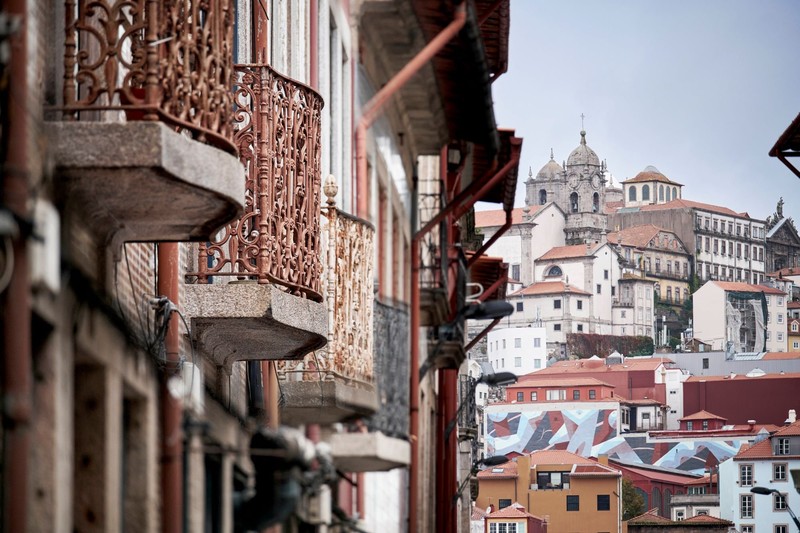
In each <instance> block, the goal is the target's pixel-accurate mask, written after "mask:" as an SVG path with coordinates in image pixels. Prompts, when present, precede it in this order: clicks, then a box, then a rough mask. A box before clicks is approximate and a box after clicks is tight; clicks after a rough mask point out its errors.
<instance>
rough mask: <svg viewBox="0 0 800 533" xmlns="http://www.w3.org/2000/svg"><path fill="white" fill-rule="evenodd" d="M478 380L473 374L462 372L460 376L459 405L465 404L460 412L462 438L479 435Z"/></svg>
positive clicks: (459, 429)
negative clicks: (476, 395)
mask: <svg viewBox="0 0 800 533" xmlns="http://www.w3.org/2000/svg"><path fill="white" fill-rule="evenodd" d="M476 384H477V383H476V380H475V378H473V377H472V376H468V375H466V374H462V375H460V376H459V384H458V393H459V400H458V401H459V405H461V406H463V407H462V408H461V410H460V411H459V412H458V438H459V439H461V440H466V439H474V438H476V437H477V436H478V405H477V403H476V402H475V389H476Z"/></svg>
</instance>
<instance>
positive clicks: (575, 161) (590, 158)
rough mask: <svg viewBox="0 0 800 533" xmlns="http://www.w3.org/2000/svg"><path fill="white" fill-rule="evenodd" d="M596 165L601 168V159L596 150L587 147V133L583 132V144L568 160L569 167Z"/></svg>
mask: <svg viewBox="0 0 800 533" xmlns="http://www.w3.org/2000/svg"><path fill="white" fill-rule="evenodd" d="M583 165H594V166H598V167H599V166H600V158H599V157H597V154H596V153H594V150H592V149H591V148H589V147H588V146H586V132H585V131H581V144H579V145H578V147H577V148H575V149H574V150H573V151H572V153H571V154H569V158H568V159H567V166H583Z"/></svg>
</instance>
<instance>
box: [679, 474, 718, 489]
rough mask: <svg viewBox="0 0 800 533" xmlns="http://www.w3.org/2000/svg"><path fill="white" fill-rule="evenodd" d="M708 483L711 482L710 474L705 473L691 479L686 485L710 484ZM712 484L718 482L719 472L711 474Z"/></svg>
mask: <svg viewBox="0 0 800 533" xmlns="http://www.w3.org/2000/svg"><path fill="white" fill-rule="evenodd" d="M708 483H709V480H708V474H705V475H703V477H699V478H697V479H690V480H689V481H687V482H686V483H685V485H700V486H701V487H702V486H703V485H706V486H708ZM711 484H712V485H716V484H717V474H714V475H713V476H711Z"/></svg>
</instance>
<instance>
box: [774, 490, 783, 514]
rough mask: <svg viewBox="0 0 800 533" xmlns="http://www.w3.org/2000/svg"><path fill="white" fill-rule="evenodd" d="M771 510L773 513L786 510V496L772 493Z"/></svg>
mask: <svg viewBox="0 0 800 533" xmlns="http://www.w3.org/2000/svg"><path fill="white" fill-rule="evenodd" d="M772 510H773V511H785V510H786V494H776V493H772Z"/></svg>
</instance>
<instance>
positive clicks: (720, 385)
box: [683, 376, 800, 426]
mask: <svg viewBox="0 0 800 533" xmlns="http://www.w3.org/2000/svg"><path fill="white" fill-rule="evenodd" d="M798 391H800V377H780V378H778V377H776V378H770V377H769V376H762V377H760V378H742V379H732V380H730V379H726V380H715V381H704V382H701V381H694V380H692V381H687V382H685V383H684V384H683V412H684V413H688V414H691V413H696V412H698V411H702V410H706V411H708V412H710V413H714V414H715V415H717V416H721V417H723V418H727V419H728V424H746V423H747V421H748V420H755V421H756V422H757V423H759V424H775V425H779V426H780V425H783V422H784V421H785V420H786V418H787V416H788V415H789V409H798Z"/></svg>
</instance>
